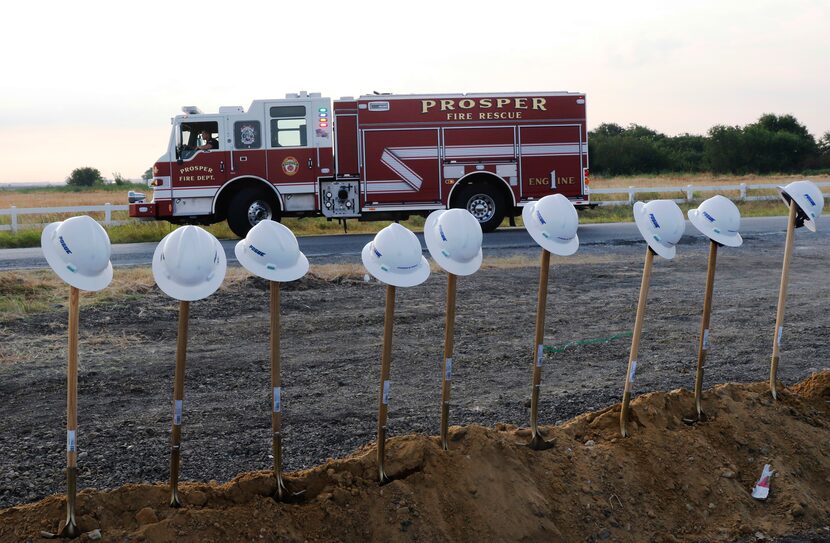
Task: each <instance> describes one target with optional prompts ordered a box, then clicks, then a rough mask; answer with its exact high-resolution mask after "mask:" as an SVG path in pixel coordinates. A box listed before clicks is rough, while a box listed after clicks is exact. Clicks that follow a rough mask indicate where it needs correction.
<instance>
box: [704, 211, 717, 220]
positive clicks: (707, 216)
mask: <svg viewBox="0 0 830 543" xmlns="http://www.w3.org/2000/svg"><path fill="white" fill-rule="evenodd" d="M703 216H704V217H706V218H707V219H709V222H715V218H714V217H713V216H711V215H709V214H708V213H706V212H705V211H704V212H703Z"/></svg>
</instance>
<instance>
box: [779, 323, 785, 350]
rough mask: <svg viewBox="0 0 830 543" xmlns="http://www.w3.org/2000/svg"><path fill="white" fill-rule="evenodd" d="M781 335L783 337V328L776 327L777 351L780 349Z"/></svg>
mask: <svg viewBox="0 0 830 543" xmlns="http://www.w3.org/2000/svg"><path fill="white" fill-rule="evenodd" d="M783 335H784V327H783V326H779V327H778V348H779V349H780V348H781V337H782V336H783Z"/></svg>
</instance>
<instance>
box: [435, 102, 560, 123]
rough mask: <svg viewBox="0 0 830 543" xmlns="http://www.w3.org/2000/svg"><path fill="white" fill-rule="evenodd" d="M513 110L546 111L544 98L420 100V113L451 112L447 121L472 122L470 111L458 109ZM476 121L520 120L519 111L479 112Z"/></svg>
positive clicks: (520, 114) (520, 113)
mask: <svg viewBox="0 0 830 543" xmlns="http://www.w3.org/2000/svg"><path fill="white" fill-rule="evenodd" d="M511 106H512V108H513V109H535V110H539V111H547V108H546V107H545V99H544V98H525V97H521V98H478V99H473V98H464V99H462V100H457V101H456V100H453V99H446V100H445V99H442V100H421V113H429V111H430V110H431V109H433V108H435V107H438V108H439V111H453V113H447V120H448V121H472V120H473V112H472V111H467V112H463V111H457V110H459V109H473V108H475V107H477V108H478V109H491V108H492V109H504V108H507V107H511ZM477 118H478V120H489V119H521V118H522V112H521V111H479V112H478V117H477Z"/></svg>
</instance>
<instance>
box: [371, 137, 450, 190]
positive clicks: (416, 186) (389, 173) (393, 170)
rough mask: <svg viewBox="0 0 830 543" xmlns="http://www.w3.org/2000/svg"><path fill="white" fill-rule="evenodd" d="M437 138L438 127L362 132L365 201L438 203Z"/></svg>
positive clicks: (438, 166) (439, 174) (438, 167)
mask: <svg viewBox="0 0 830 543" xmlns="http://www.w3.org/2000/svg"><path fill="white" fill-rule="evenodd" d="M438 136H439V133H438V129H437V128H425V129H417V128H416V129H413V128H401V129H383V130H364V131H363V138H362V139H363V153H364V162H363V172H362V174H363V180H364V181H365V183H364V184H363V190H364V202H365V203H367V204H371V203H372V202H377V203H380V204H382V203H389V204H392V203H396V204H406V203H414V202H433V203H434V202H439V201H440V200H441V192H440V191H441V184H440V180H441V166H440V163H439V161H438Z"/></svg>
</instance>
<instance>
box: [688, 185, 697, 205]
mask: <svg viewBox="0 0 830 543" xmlns="http://www.w3.org/2000/svg"><path fill="white" fill-rule="evenodd" d="M694 196H695V192H694V187H693V186H692V185H686V201H687V202H691V201H692V200H693V199H694Z"/></svg>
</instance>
